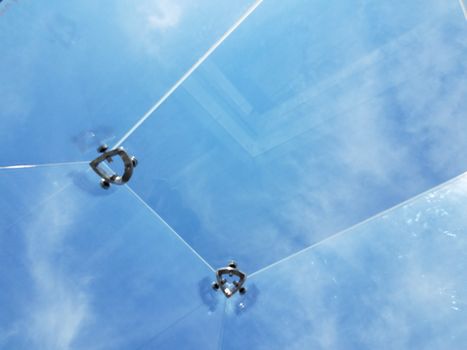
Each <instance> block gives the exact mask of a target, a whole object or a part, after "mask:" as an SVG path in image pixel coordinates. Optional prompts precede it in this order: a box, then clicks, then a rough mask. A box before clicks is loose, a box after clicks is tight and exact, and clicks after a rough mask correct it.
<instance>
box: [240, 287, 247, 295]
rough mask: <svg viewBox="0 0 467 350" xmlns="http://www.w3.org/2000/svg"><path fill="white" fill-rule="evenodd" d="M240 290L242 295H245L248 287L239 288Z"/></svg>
mask: <svg viewBox="0 0 467 350" xmlns="http://www.w3.org/2000/svg"><path fill="white" fill-rule="evenodd" d="M238 292H239V293H240V294H241V295H243V294H245V293H246V288H245V287H242V288H240V289H239V290H238Z"/></svg>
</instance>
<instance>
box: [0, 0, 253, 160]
mask: <svg viewBox="0 0 467 350" xmlns="http://www.w3.org/2000/svg"><path fill="white" fill-rule="evenodd" d="M250 4H251V1H248V0H238V1H226V0H220V1H215V2H213V1H209V0H200V1H189V0H158V1H152V0H143V1H138V2H137V3H135V2H134V1H129V0H119V1H110V0H104V1H91V0H84V1H83V0H71V1H59V0H52V1H47V3H46V4H44V3H41V2H38V1H33V0H20V1H18V0H5V1H2V2H1V3H0V47H1V64H0V91H2V100H1V104H0V120H1V121H2V127H1V129H0V147H1V148H2V149H3V150H7V151H6V152H1V154H0V166H1V165H10V164H18V163H19V164H22V163H37V162H60V161H71V160H86V159H90V158H92V157H93V156H94V152H95V149H96V147H97V146H98V144H99V143H100V142H107V143H110V144H112V143H116V142H117V140H118V138H120V137H122V136H123V134H124V133H125V132H126V130H127V129H129V128H130V127H131V126H132V125H133V124H134V123H136V121H137V120H138V118H140V117H141V116H142V115H143V114H144V113H145V112H146V111H147V110H149V109H150V107H151V106H152V105H153V104H154V103H155V102H156V101H157V100H158V99H159V98H161V97H162V96H163V95H164V93H165V92H166V91H167V90H168V89H169V88H170V87H171V86H172V85H173V84H175V82H176V81H177V80H178V79H179V78H180V77H181V76H182V75H183V74H184V73H185V72H186V71H187V70H188V69H189V68H190V67H191V66H192V65H193V64H194V63H195V62H196V61H197V60H198V59H199V58H200V57H201V56H202V55H203V54H204V53H205V52H206V51H207V50H208V49H209V48H210V47H211V46H212V45H213V44H214V43H215V42H216V41H217V40H218V39H219V38H220V37H221V36H222V35H223V34H224V32H225V31H226V30H227V29H228V28H229V27H230V26H232V25H233V24H234V23H235V21H236V20H237V19H238V18H239V17H240V16H241V15H242V14H243V12H244V11H246V10H247V8H248V6H249V5H250Z"/></svg>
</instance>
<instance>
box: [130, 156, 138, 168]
mask: <svg viewBox="0 0 467 350" xmlns="http://www.w3.org/2000/svg"><path fill="white" fill-rule="evenodd" d="M131 163H132V164H133V168H136V166H137V165H138V159H136V157H131Z"/></svg>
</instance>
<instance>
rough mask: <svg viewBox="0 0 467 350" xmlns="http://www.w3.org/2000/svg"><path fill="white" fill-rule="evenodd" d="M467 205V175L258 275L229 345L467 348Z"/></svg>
mask: <svg viewBox="0 0 467 350" xmlns="http://www.w3.org/2000/svg"><path fill="white" fill-rule="evenodd" d="M466 209H467V175H464V176H463V177H462V178H460V179H458V180H457V181H455V182H452V183H450V184H447V185H445V186H444V187H442V188H440V189H438V190H435V191H432V192H430V193H427V194H424V195H422V196H420V197H419V198H417V199H416V200H414V201H412V202H410V203H408V204H405V205H401V206H400V207H398V208H397V209H395V210H392V211H390V212H386V213H384V214H383V215H381V216H379V217H377V218H374V219H373V220H370V221H369V222H366V223H364V224H362V225H359V226H358V227H356V228H354V229H351V230H348V231H347V232H345V233H343V234H341V235H337V236H335V237H333V238H331V239H328V240H327V241H326V242H323V243H322V244H320V245H318V246H316V247H314V248H312V249H308V250H306V251H304V252H302V253H301V254H298V255H296V256H295V257H293V258H290V259H287V260H286V261H283V262H282V263H279V264H276V265H274V266H271V267H270V268H269V269H266V270H264V271H263V272H259V273H258V274H257V275H254V276H251V277H250V279H249V281H248V283H247V288H249V289H250V290H252V291H253V293H252V295H249V292H247V293H246V294H245V297H244V298H243V299H242V298H236V299H232V300H231V301H229V302H228V305H227V314H226V324H227V325H228V327H225V330H224V343H223V349H225V350H230V349H232V350H234V349H290V350H294V349H297V350H298V349H462V348H463V347H464V346H465V344H467V313H466V310H467V284H466V283H465V281H466V278H467V272H466V268H465V267H466V263H467V235H466V228H467V216H466V215H465V212H466ZM248 298H249V299H248Z"/></svg>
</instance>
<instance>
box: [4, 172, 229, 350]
mask: <svg viewBox="0 0 467 350" xmlns="http://www.w3.org/2000/svg"><path fill="white" fill-rule="evenodd" d="M78 173H79V174H80V179H78V175H77V174H78ZM63 179H73V180H72V181H68V182H67V183H66V184H64V186H62V187H61V188H60V189H59V190H57V189H56V188H55V187H54V186H53V185H51V184H53V183H54V181H55V180H56V181H57V182H62V181H63ZM91 184H92V185H91ZM7 188H11V189H14V190H12V192H11V195H9V196H8V199H7V200H2V201H1V202H0V210H1V211H2V213H5V212H6V213H8V212H9V210H10V205H11V206H12V207H13V208H16V209H15V215H14V216H15V218H16V219H17V220H14V221H12V222H6V221H2V222H1V227H0V266H1V268H0V285H1V286H2V288H0V309H1V310H2V312H1V313H0V347H1V348H2V349H60V350H63V349H137V348H139V347H142V346H145V345H146V344H149V343H150V342H155V339H154V337H155V335H158V334H170V332H171V329H174V327H175V326H176V325H179V324H182V325H183V324H185V323H186V322H187V316H190V317H191V318H196V319H197V320H199V321H200V322H201V321H202V322H203V323H202V324H203V327H204V332H205V333H204V338H200V341H201V340H202V341H203V342H204V341H205V340H206V339H208V338H209V339H211V338H212V339H218V337H219V330H220V325H221V322H220V319H221V317H222V315H223V310H224V309H223V306H222V305H221V304H220V303H221V302H222V301H223V300H222V299H219V298H220V295H218V294H215V293H214V291H212V289H211V287H210V284H211V281H212V279H213V278H214V276H213V272H212V270H211V269H210V268H209V267H208V266H206V265H205V264H204V263H203V262H202V261H201V260H200V259H199V258H198V257H197V256H195V255H194V254H193V253H192V251H191V250H190V249H189V248H188V247H187V246H186V245H185V244H183V243H182V242H181V241H180V239H179V238H178V237H177V236H175V235H174V234H173V232H172V231H171V230H170V228H168V227H167V226H166V225H165V223H163V222H162V221H160V219H159V218H158V217H157V216H155V215H154V214H153V213H152V212H151V211H150V210H148V208H147V207H146V206H145V205H144V204H143V203H141V202H140V200H139V199H137V197H136V196H134V195H133V194H132V193H131V192H130V191H129V190H128V189H127V188H126V187H119V188H111V189H110V190H108V191H104V190H103V189H101V188H100V187H99V184H98V178H97V177H96V176H95V175H94V174H93V173H91V172H89V171H88V167H87V166H81V167H78V166H76V167H71V168H70V167H66V166H65V167H48V168H40V169H21V170H12V171H3V172H1V181H0V192H1V193H5V189H7ZM30 189H34V190H33V191H29V190H30ZM22 191H29V193H30V196H31V201H30V202H29V203H27V202H25V201H22V202H21V203H20V205H16V204H17V203H16V201H17V200H18V201H21V198H22V196H23V195H24V194H23V193H22ZM15 194H16V195H15ZM194 310H195V311H196V312H195V313H194ZM218 320H219V321H218ZM193 322H194V321H193ZM195 331H196V329H193V332H195ZM198 331H199V330H198ZM185 332H187V330H185ZM194 334H196V333H194ZM194 334H187V337H186V338H180V343H179V344H183V339H191V338H190V337H193V336H194ZM209 346H210V345H209V344H208V345H207V346H206V347H204V346H201V347H200V348H209ZM180 348H184V346H181V347H180Z"/></svg>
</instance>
